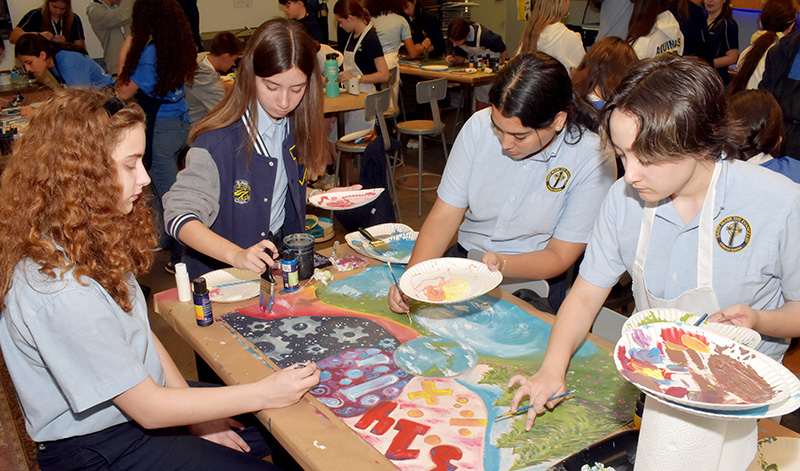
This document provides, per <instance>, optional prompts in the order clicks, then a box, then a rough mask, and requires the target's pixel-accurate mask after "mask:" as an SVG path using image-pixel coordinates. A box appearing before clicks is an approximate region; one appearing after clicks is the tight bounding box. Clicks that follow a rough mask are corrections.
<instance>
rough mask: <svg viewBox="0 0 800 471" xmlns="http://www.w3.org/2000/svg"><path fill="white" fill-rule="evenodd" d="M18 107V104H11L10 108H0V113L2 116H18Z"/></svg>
mask: <svg viewBox="0 0 800 471" xmlns="http://www.w3.org/2000/svg"><path fill="white" fill-rule="evenodd" d="M19 113H20V109H19V106H13V107H11V108H3V109H2V110H0V114H2V115H3V116H19Z"/></svg>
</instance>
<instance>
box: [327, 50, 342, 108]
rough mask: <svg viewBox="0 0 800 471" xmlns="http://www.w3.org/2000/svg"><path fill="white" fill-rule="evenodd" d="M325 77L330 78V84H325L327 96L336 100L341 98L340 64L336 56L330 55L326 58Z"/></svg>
mask: <svg viewBox="0 0 800 471" xmlns="http://www.w3.org/2000/svg"><path fill="white" fill-rule="evenodd" d="M325 76H326V77H328V83H326V84H325V96H326V97H328V98H336V97H337V96H339V82H337V80H339V62H337V61H336V54H333V53H331V54H328V55H327V56H325Z"/></svg>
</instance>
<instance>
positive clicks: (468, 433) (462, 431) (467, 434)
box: [458, 428, 472, 437]
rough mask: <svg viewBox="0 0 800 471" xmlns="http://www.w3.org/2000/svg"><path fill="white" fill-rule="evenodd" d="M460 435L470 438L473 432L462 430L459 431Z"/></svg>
mask: <svg viewBox="0 0 800 471" xmlns="http://www.w3.org/2000/svg"><path fill="white" fill-rule="evenodd" d="M458 434H459V435H461V436H462V437H469V436H470V435H472V432H471V431H470V430H469V429H466V428H462V429H459V430H458Z"/></svg>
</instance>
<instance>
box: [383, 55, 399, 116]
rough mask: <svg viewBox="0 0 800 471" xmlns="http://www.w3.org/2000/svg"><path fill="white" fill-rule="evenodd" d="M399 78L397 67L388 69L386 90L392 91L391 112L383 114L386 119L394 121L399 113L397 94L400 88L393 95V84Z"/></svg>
mask: <svg viewBox="0 0 800 471" xmlns="http://www.w3.org/2000/svg"><path fill="white" fill-rule="evenodd" d="M399 77H400V69H399V68H398V67H392V68H391V69H389V82H388V84H387V88H388V89H389V90H391V91H392V110H391V111H390V112H387V113H385V115H386V117H387V118H389V119H394V118H396V117H397V115H398V114H399V113H400V104H399V96H398V95H399V94H400V88H399V87H398V88H397V93H395V84H396V83H397V80H398V78H399Z"/></svg>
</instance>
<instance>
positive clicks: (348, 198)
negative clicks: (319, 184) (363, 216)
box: [308, 188, 384, 210]
mask: <svg viewBox="0 0 800 471" xmlns="http://www.w3.org/2000/svg"><path fill="white" fill-rule="evenodd" d="M383 190H384V188H370V189H368V190H356V191H325V192H322V193H317V194H315V195H312V196H311V198H309V199H308V203H309V204H310V205H311V206H316V207H318V208H322V209H330V210H340V209H354V208H359V207H361V206H364V205H365V204H368V203H371V202H373V201H375V200H376V199H377V198H378V197H379V196H380V195H381V193H383Z"/></svg>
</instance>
